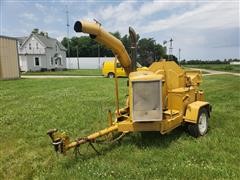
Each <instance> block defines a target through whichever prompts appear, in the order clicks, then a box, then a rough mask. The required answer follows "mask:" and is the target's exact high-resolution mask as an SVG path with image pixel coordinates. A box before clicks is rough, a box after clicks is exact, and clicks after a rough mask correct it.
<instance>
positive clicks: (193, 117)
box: [183, 101, 212, 124]
mask: <svg viewBox="0 0 240 180" xmlns="http://www.w3.org/2000/svg"><path fill="white" fill-rule="evenodd" d="M202 107H206V108H207V111H208V116H209V117H210V112H211V111H212V107H211V105H210V104H209V103H208V102H205V101H195V102H193V103H191V104H188V106H187V109H186V113H185V116H184V117H183V118H184V121H185V122H190V123H194V124H196V123H197V120H198V112H199V110H200V109H201V108H202Z"/></svg>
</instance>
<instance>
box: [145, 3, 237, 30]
mask: <svg viewBox="0 0 240 180" xmlns="http://www.w3.org/2000/svg"><path fill="white" fill-rule="evenodd" d="M236 5H237V3H233V2H232V3H225V2H221V1H218V2H211V3H206V4H205V5H203V6H200V7H199V8H197V9H194V10H192V11H189V12H185V13H184V14H182V15H172V16H171V17H168V18H166V19H162V20H153V21H151V22H149V23H148V24H147V25H146V26H145V27H143V28H142V30H141V31H143V32H156V31H162V30H166V29H173V28H179V29H182V28H184V29H188V28H191V29H199V30H201V29H206V28H229V27H236V26H239V23H238V17H237V16H236V15H237V14H238V9H237V8H236ZM149 27H151V28H149Z"/></svg>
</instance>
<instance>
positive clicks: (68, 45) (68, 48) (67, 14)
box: [66, 6, 70, 57]
mask: <svg viewBox="0 0 240 180" xmlns="http://www.w3.org/2000/svg"><path fill="white" fill-rule="evenodd" d="M66 9H67V11H66V17H67V38H68V41H67V55H68V57H70V42H69V26H70V25H69V12H68V6H67V7H66Z"/></svg>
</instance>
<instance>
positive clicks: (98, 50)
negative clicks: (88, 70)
mask: <svg viewBox="0 0 240 180" xmlns="http://www.w3.org/2000/svg"><path fill="white" fill-rule="evenodd" d="M98 68H99V69H100V68H101V67H100V45H99V43H98Z"/></svg>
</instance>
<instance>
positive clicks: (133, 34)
mask: <svg viewBox="0 0 240 180" xmlns="http://www.w3.org/2000/svg"><path fill="white" fill-rule="evenodd" d="M129 35H130V40H131V58H132V71H136V69H137V34H136V32H135V31H134V29H133V28H132V27H129Z"/></svg>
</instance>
